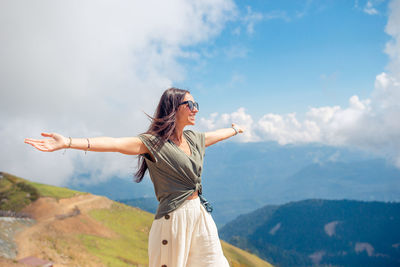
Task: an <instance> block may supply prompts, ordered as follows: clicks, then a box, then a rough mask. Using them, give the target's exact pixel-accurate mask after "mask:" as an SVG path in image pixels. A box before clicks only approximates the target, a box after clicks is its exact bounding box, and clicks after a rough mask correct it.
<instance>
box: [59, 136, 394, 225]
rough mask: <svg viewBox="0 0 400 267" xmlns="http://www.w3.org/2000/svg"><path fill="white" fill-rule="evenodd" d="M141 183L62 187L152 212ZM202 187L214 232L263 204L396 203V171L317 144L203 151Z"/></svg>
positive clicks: (224, 145)
mask: <svg viewBox="0 0 400 267" xmlns="http://www.w3.org/2000/svg"><path fill="white" fill-rule="evenodd" d="M75 180H79V179H75ZM82 180H83V181H84V178H82ZM144 180H145V181H143V182H142V183H140V184H136V183H134V182H133V177H114V178H112V179H111V180H109V181H106V182H104V183H100V184H96V185H93V184H89V185H84V184H68V185H67V186H68V187H70V188H73V189H76V190H80V191H86V192H91V193H94V194H99V195H105V196H107V197H109V198H111V199H114V200H123V201H124V202H126V201H131V202H137V203H138V205H139V206H140V205H141V204H140V203H144V204H143V205H144V206H142V207H143V208H145V209H147V208H148V207H151V208H153V209H154V206H155V205H157V202H156V200H155V197H154V192H153V187H152V184H151V181H150V179H149V178H148V177H147V178H145V179H144ZM202 183H203V194H204V195H205V197H206V198H207V199H208V200H209V201H210V202H211V203H212V205H213V206H214V211H213V217H214V219H215V221H216V223H217V225H218V226H219V227H221V226H223V225H224V224H225V223H227V222H229V221H231V220H233V219H235V218H236V217H237V216H238V215H240V214H244V213H248V212H251V211H253V210H255V209H257V208H261V207H263V206H264V205H279V204H284V203H287V202H289V201H299V200H303V199H309V198H322V199H353V200H365V201H373V200H377V201H400V170H399V169H398V168H396V167H395V166H393V165H391V164H390V163H388V162H387V161H385V160H383V159H381V158H377V157H376V156H374V155H371V154H368V153H366V152H363V151H358V150H353V149H348V148H338V147H330V146H323V145H316V144H311V145H286V146H281V145H279V144H277V143H273V142H260V143H233V142H221V143H218V144H216V145H213V146H211V147H209V148H207V149H206V156H205V163H204V170H203V174H202Z"/></svg>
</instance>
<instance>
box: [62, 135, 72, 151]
mask: <svg viewBox="0 0 400 267" xmlns="http://www.w3.org/2000/svg"><path fill="white" fill-rule="evenodd" d="M68 138H69V144H68V147H66V148H65V149H64V152H63V155H65V152H66V151H67V148H71V144H72V138H71V137H68Z"/></svg>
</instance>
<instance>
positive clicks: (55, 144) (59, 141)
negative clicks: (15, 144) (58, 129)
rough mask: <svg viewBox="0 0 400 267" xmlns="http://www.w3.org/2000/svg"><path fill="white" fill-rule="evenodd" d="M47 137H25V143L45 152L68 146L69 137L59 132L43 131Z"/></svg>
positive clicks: (43, 134)
mask: <svg viewBox="0 0 400 267" xmlns="http://www.w3.org/2000/svg"><path fill="white" fill-rule="evenodd" d="M42 136H44V137H50V138H46V139H40V140H39V139H32V138H25V141H24V142H25V143H27V144H30V145H32V146H33V147H35V148H36V149H38V150H40V151H44V152H52V151H56V150H59V149H63V148H67V147H68V144H67V138H65V137H64V136H62V135H61V134H57V133H42Z"/></svg>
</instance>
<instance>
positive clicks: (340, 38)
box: [176, 0, 389, 117]
mask: <svg viewBox="0 0 400 267" xmlns="http://www.w3.org/2000/svg"><path fill="white" fill-rule="evenodd" d="M366 3H367V1H358V5H357V6H356V2H354V1H348V0H347V1H236V4H237V15H236V17H235V20H233V21H230V22H228V23H227V25H226V27H225V28H224V30H223V31H222V33H221V34H220V36H218V37H217V38H216V39H215V40H213V41H211V42H207V43H201V44H199V45H198V46H196V47H194V48H189V50H195V51H198V53H200V54H202V57H201V59H200V60H198V59H196V60H190V59H188V60H185V63H186V64H185V66H186V71H187V77H186V79H185V80H184V81H180V82H177V83H176V84H177V86H181V87H185V88H189V89H190V90H191V91H192V92H193V95H194V96H195V97H196V99H197V100H198V102H200V104H201V108H202V110H201V112H202V115H205V114H209V113H212V112H228V113H230V112H233V111H234V110H236V109H237V108H239V107H245V108H246V110H247V112H248V113H250V114H252V115H253V116H255V117H260V116H261V115H263V114H264V113H267V112H273V113H290V112H297V113H304V112H306V111H307V109H308V108H309V107H310V106H312V107H320V106H326V105H329V106H332V105H340V106H345V105H347V104H348V100H349V98H350V97H351V96H352V95H354V94H356V95H358V96H359V97H360V98H366V97H369V95H370V94H371V92H372V91H373V89H374V80H375V76H376V75H378V74H379V73H381V72H382V71H384V70H385V65H386V64H387V62H388V57H387V55H386V54H385V53H384V52H383V50H384V48H385V44H386V42H387V41H388V40H389V36H388V35H387V34H386V33H385V32H384V29H385V25H386V23H387V1H380V2H375V6H374V8H375V9H376V10H377V11H378V13H377V14H374V15H370V14H368V13H366V12H365V11H364V8H365V6H366ZM250 23H252V24H253V27H252V29H253V30H249V29H248V27H249V24H250ZM205 54H208V56H207V55H206V56H205Z"/></svg>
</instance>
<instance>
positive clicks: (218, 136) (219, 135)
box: [206, 128, 236, 147]
mask: <svg viewBox="0 0 400 267" xmlns="http://www.w3.org/2000/svg"><path fill="white" fill-rule="evenodd" d="M234 135H236V131H235V129H233V128H223V129H219V130H216V131H213V132H207V133H206V147H207V146H211V145H213V144H215V143H217V142H220V141H222V140H225V139H228V138H229V137H232V136H234Z"/></svg>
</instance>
